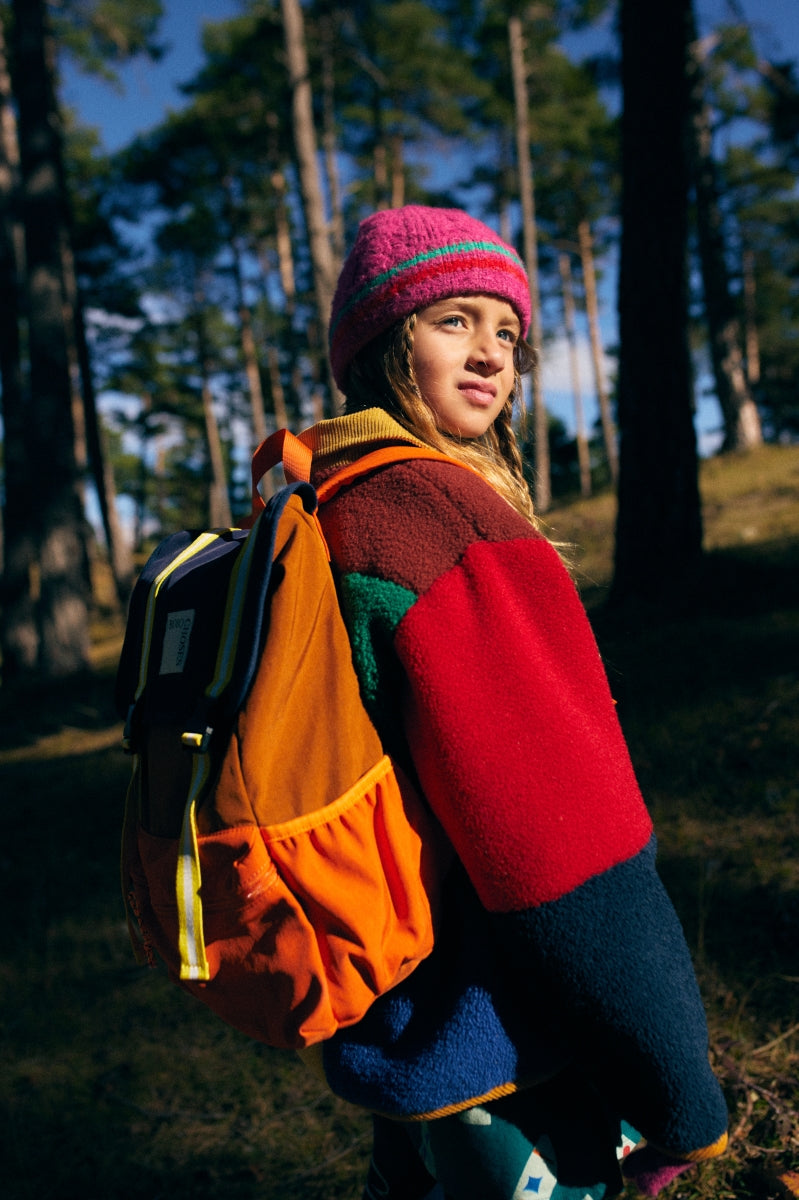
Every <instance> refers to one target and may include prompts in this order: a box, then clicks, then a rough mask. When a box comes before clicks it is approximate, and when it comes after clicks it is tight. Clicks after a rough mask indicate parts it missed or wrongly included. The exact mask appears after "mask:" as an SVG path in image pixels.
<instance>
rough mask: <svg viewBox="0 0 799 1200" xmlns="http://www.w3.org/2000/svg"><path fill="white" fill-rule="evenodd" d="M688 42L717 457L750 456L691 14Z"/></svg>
mask: <svg viewBox="0 0 799 1200" xmlns="http://www.w3.org/2000/svg"><path fill="white" fill-rule="evenodd" d="M689 36H690V45H689V53H688V69H689V80H690V84H691V93H690V95H691V118H692V121H691V126H692V130H693V140H692V149H693V179H694V190H695V194H696V224H697V235H698V241H699V262H700V266H701V272H702V285H703V290H704V296H705V317H706V321H707V328H708V334H709V338H710V359H711V363H712V366H713V379H714V382H715V387H716V396H717V397H718V401H719V406H720V408H721V415H722V420H723V423H724V441H723V443H722V447H721V448H722V450H723V451H730V450H751V449H753V448H754V447H755V446H759V445H761V444H762V442H763V433H762V430H761V427H760V416H759V414H758V411H757V408H756V406H755V402H754V400H753V399H752V396H751V394H750V392H749V385H748V382H747V379H746V373H745V371H744V356H743V347H742V332H741V322H740V320H739V317H738V311H737V305H736V302H735V300H734V298H733V296H732V294H731V292H730V279H729V272H728V270H727V257H726V246H725V238H724V228H723V223H722V216H721V209H720V206H719V185H718V172H717V170H716V163H715V160H714V158H713V135H712V130H711V118H710V110H709V108H708V105H707V103H706V100H705V73H704V65H703V60H702V49H701V45H700V43H699V41H698V38H697V33H696V20H695V17H694V16H693V10H692V14H691V28H690V33H689Z"/></svg>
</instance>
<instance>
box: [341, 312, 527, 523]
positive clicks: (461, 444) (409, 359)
mask: <svg viewBox="0 0 799 1200" xmlns="http://www.w3.org/2000/svg"><path fill="white" fill-rule="evenodd" d="M415 324H416V314H415V313H411V315H410V316H409V317H406V318H405V320H404V321H399V322H398V323H397V324H396V325H393V326H392V327H391V328H390V329H389V330H387V331H386V332H385V333H383V334H380V335H379V336H378V337H376V338H373V340H372V341H371V342H369V344H368V345H367V346H365V347H364V349H363V350H361V351H360V352H359V353H358V354H357V355H356V356H355V357H354V358H353V360H352V362H351V363H350V365H349V371H348V375H347V387H346V393H347V395H346V405H345V411H346V412H348V413H352V412H360V411H361V410H363V409H365V408H374V407H379V408H383V409H385V410H386V412H388V413H390V415H391V416H392V417H393V418H394V419H395V420H396V421H397V422H398V423H399V424H400V425H402V426H403V427H404V428H405V429H407V430H408V432H409V433H411V434H413V436H414V437H417V438H419V440H420V441H422V442H424V443H425V444H426V445H428V446H431V447H432V448H433V449H434V450H440V451H442V452H443V453H444V454H448V455H449V456H450V458H454V459H457V460H458V461H459V462H463V463H465V464H466V465H468V466H470V467H475V468H477V470H479V472H480V474H481V475H482V476H483V478H484V479H485V481H486V483H489V484H490V485H491V486H492V487H493V488H494V490H495V491H497V492H499V494H500V496H502V497H503V498H504V499H505V500H507V502H508V504H510V505H511V506H512V507H513V508H515V509H516V511H517V512H518V513H520V515H521V516H523V517H524V518H525V520H527V521H529V522H530V523H531V525H534V526H535V527H536V528H538V521H537V519H536V516H535V513H534V511H533V501H532V498H531V496H530V492H529V489H528V487H527V483H526V480H525V478H524V466H523V461H522V456H521V452H520V450H519V445H518V442H517V440H516V434H515V433H514V430H513V423H512V422H513V402H514V400H519V401H521V392H522V375H524V374H525V373H526V372H527V371H529V370H531V369H532V368H533V367H534V365H535V362H536V357H537V356H536V353H535V351H534V350H533V348H532V346H530V345H528V343H527V342H524V341H519V342H518V343H517V344H516V346H515V347H514V352H513V363H514V377H515V379H514V386H513V391H512V392H511V394H510V396H509V397H508V399H507V401H506V403H505V406H504V408H503V409H502V411H501V412H500V414H499V416H498V417H497V418H496V420H495V421H494V422H493V424H492V425H491V426H490V428H489V429H488V430H486V432H485V433H484V434H483V435H482V437H479V438H470V439H466V440H464V439H462V438H457V437H453V436H452V435H450V434H447V433H444V432H443V431H442V430H441V429H439V427H438V425H437V424H436V421H435V414H434V413H433V410H432V409H431V408H430V406H429V405H428V404H427V403H426V402H425V401H424V399H423V398H422V395H421V392H420V391H419V386H418V384H417V382H416V375H415V373H414V369H413V331H414V326H415Z"/></svg>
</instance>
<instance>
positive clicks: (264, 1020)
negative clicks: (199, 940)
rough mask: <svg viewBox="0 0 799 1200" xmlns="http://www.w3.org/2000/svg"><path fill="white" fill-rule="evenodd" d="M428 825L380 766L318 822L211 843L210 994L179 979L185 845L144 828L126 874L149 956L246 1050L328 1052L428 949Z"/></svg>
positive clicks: (384, 762) (206, 920)
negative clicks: (235, 1032)
mask: <svg viewBox="0 0 799 1200" xmlns="http://www.w3.org/2000/svg"><path fill="white" fill-rule="evenodd" d="M428 824H429V818H428V817H427V816H426V814H425V811H424V809H423V807H422V805H421V803H420V802H419V801H418V798H417V797H416V796H415V795H414V793H413V792H412V790H408V789H407V788H403V789H401V788H400V784H399V781H398V779H397V776H396V774H395V771H394V768H393V766H392V764H391V762H390V760H389V759H388V758H383V759H381V761H380V762H378V763H377V764H376V765H375V767H374V768H372V770H371V771H369V772H367V774H366V775H365V776H364V777H363V778H362V779H361V780H359V781H358V783H356V784H355V785H354V786H353V787H352V788H351V789H350V790H349V791H348V792H347V793H345V795H344V796H342V797H341V798H340V799H339V800H337V801H335V802H334V803H333V804H330V805H328V806H327V807H325V808H323V809H321V810H317V811H316V812H314V813H311V814H307V815H304V816H301V817H297V818H295V819H294V820H291V821H287V822H285V823H284V824H281V825H274V826H270V827H268V828H265V829H258V827H257V826H255V825H239V826H234V827H232V828H228V829H224V830H220V831H219V832H215V833H209V834H201V835H200V836H199V838H198V849H199V855H200V863H201V869H202V889H201V891H202V912H203V925H204V937H205V950H206V955H207V961H208V971H209V978H208V979H207V981H203V982H198V981H195V980H185V979H182V980H181V979H179V976H180V955H179V953H178V952H177V949H176V947H177V945H178V941H179V937H178V926H179V912H178V905H177V902H176V895H175V874H176V870H177V862H178V848H179V843H178V841H177V840H176V839H174V838H165V837H156V836H154V835H153V834H149V833H147V832H146V831H145V830H143V829H142V828H141V827H139V828H138V830H137V831H136V847H135V850H133V853H132V854H130V853H129V855H128V858H129V861H128V864H127V869H128V875H129V879H130V883H131V885H132V888H133V905H134V909H135V912H136V916H137V918H138V922H139V925H140V928H141V931H142V935H143V937H144V939H145V943H146V944H149V946H151V947H152V948H153V949H154V950H156V951H157V952H158V954H159V955H160V956H161V957H162V958H163V959H164V960H165V962H166V964H167V967H168V969H169V972H170V975H171V976H172V977H173V978H175V979H177V980H179V982H180V984H181V986H182V987H184V988H185V989H186V990H187V991H189V992H192V993H193V994H195V995H196V996H197V997H198V998H199V999H201V1000H202V1002H203V1003H204V1004H205V1005H207V1007H209V1008H210V1009H212V1011H214V1012H215V1013H216V1014H217V1016H219V1017H221V1018H222V1019H223V1020H224V1021H226V1022H228V1023H229V1024H231V1025H233V1026H234V1027H235V1028H237V1029H239V1030H241V1031H242V1032H243V1033H246V1034H247V1035H248V1036H250V1037H253V1038H255V1039H257V1040H259V1041H264V1042H267V1043H268V1044H269V1045H272V1046H280V1047H286V1048H294V1049H296V1048H299V1047H303V1046H310V1045H313V1044H314V1043H316V1042H319V1041H323V1040H324V1039H325V1038H328V1037H331V1036H332V1035H333V1034H334V1033H335V1032H336V1030H337V1029H339V1028H341V1027H343V1026H346V1025H351V1024H354V1023H355V1022H356V1021H358V1020H360V1019H361V1017H362V1016H363V1015H364V1013H365V1012H366V1010H367V1009H368V1008H369V1006H370V1004H371V1003H372V1002H373V1001H374V1000H375V998H376V997H377V996H379V995H382V993H383V992H385V991H387V990H389V988H391V987H392V986H394V985H395V984H396V983H398V982H399V981H400V980H401V979H403V978H404V977H405V976H406V975H407V974H409V972H410V971H412V970H413V968H414V967H415V966H416V964H417V963H418V962H419V961H421V959H423V958H424V957H426V955H427V954H429V953H430V951H431V949H432V942H433V936H432V928H433V921H432V914H431V910H430V894H431V893H433V892H434V891H435V888H434V886H433V884H432V877H433V864H432V862H431V855H432V846H433V844H434V843H435V841H436V835H435V833H434V831H433V830H432V829H428V828H427V826H428ZM431 839H432V840H431ZM131 849H133V848H132V847H131ZM143 862H144V863H146V864H147V869H146V872H145V869H144V867H143V866H142V863H143Z"/></svg>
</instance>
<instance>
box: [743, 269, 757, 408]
mask: <svg viewBox="0 0 799 1200" xmlns="http://www.w3.org/2000/svg"><path fill="white" fill-rule="evenodd" d="M743 280H744V319H745V323H746V331H745V332H746V336H745V344H746V381H747V383H748V384H749V386H750V387H757V385H758V384H759V383H760V339H759V337H758V333H757V318H756V311H757V310H756V302H755V292H756V288H755V256H754V254H753V253H752V251H751V250H744V253H743Z"/></svg>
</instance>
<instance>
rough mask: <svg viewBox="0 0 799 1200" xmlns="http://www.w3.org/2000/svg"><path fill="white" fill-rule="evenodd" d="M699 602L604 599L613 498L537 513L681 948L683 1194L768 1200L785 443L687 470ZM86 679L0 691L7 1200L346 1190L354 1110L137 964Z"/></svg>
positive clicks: (356, 1139)
mask: <svg viewBox="0 0 799 1200" xmlns="http://www.w3.org/2000/svg"><path fill="white" fill-rule="evenodd" d="M703 494H704V497H705V523H706V542H707V546H708V548H709V550H710V551H711V552H710V553H709V555H708V559H707V564H706V568H705V576H704V580H703V585H702V588H701V590H700V595H699V599H698V605H697V607H696V609H695V610H693V611H692V612H691V613H690V614H689V613H683V614H682V615H681V616H679V617H675V616H673V615H669V614H668V613H664V612H658V611H656V610H654V609H650V610H648V611H646V612H638V613H636V614H635V615H634V616H630V615H628V616H626V617H624V618H623V619H622V618H620V617H618V616H615V617H614V616H611V615H609V614H608V613H606V612H604V611H603V610H602V608H601V606H600V605H599V601H600V600H601V597H602V595H603V594H604V593H603V589H605V588H606V586H607V583H608V581H609V577H610V570H611V554H612V524H613V516H614V514H613V502H612V500H611V498H610V497H608V496H600V497H597V498H595V499H594V500H591V501H581V502H580V503H578V504H573V505H571V506H569V507H568V508H563V509H559V510H556V511H555V512H553V513H552V514H551V518H550V523H551V525H552V527H553V529H554V530H555V533H556V535H557V536H558V537H559V538H563V539H566V540H569V541H571V542H573V543H574V544H575V545H576V546H577V547H578V548H579V554H578V571H579V575H580V578H581V581H582V584H583V587H584V592H585V594H586V599H587V601H588V602H589V603H590V604H591V606H592V616H593V620H594V623H595V626H596V629H597V633H598V637H599V640H600V644H601V647H602V650H603V653H604V655H605V659H606V662H607V664H608V670H609V674H610V678H611V681H612V685H613V689H614V694H615V695H616V697H617V699H618V701H619V709H620V714H621V718H622V722H623V724H624V726H625V731H626V733H627V736H628V739H629V742H630V746H631V751H632V754H633V758H634V760H635V763H636V767H637V769H638V772H639V775H640V778H641V781H642V784H643V787H644V791H645V793H646V795H647V798H648V800H649V803H650V806H651V808H652V810H653V814H654V817H655V820H656V824H657V828H658V832H659V838H660V845H661V869H662V873H663V875H664V878H665V880H666V882H667V885H668V887H669V889H670V891H671V893H672V895H673V896H674V898H675V902H676V904H677V907H678V909H679V911H680V914H681V916H682V919H683V922H684V925H685V928H686V932H687V935H688V937H689V940H690V942H691V944H692V947H693V949H694V953H695V957H696V961H697V966H698V970H699V974H700V979H701V983H702V987H703V991H704V995H705V998H706V1001H707V1006H708V1013H709V1020H710V1026H711V1033H712V1042H713V1053H714V1058H715V1062H716V1067H717V1069H718V1072H719V1074H720V1077H721V1079H722V1081H723V1083H724V1087H725V1090H726V1094H727V1097H728V1102H729V1106H730V1112H731V1127H732V1129H733V1132H734V1134H735V1138H734V1143H733V1147H732V1149H731V1152H730V1154H729V1155H728V1156H727V1157H726V1158H725V1159H724V1160H723V1162H721V1163H711V1164H707V1165H706V1166H704V1167H702V1168H700V1169H699V1170H698V1171H697V1172H694V1173H691V1175H690V1176H689V1177H688V1179H685V1177H683V1179H682V1180H680V1181H678V1183H677V1184H675V1186H674V1187H673V1188H672V1189H671V1191H670V1193H669V1195H670V1197H672V1198H673V1200H710V1198H711V1197H712V1198H713V1200H728V1198H732V1197H756V1198H759V1200H776V1198H777V1197H784V1196H786V1195H790V1194H797V1193H791V1192H789V1191H788V1190H787V1189H788V1184H787V1183H786V1182H780V1177H781V1176H783V1177H784V1179H785V1180H788V1179H789V1172H791V1171H793V1172H797V1171H799V1120H798V1119H797V1113H798V1112H799V1082H797V1077H798V1076H799V954H797V948H798V947H799V803H797V801H799V784H798V782H797V769H796V767H797V745H799V728H797V713H798V712H799V705H798V704H797V701H799V673H798V672H797V665H798V664H799V654H798V653H797V649H798V648H799V603H797V601H799V595H797V586H796V580H797V572H796V567H797V565H799V564H797V557H799V449H795V448H785V449H781V448H767V449H765V450H763V451H762V452H761V453H759V454H757V455H754V456H750V457H748V458H743V459H726V460H718V461H713V462H711V463H706V464H704V466H703ZM117 645H118V628H117V627H115V626H114V624H113V621H110V622H109V619H108V618H105V619H104V623H103V625H102V626H98V637H97V639H96V648H95V652H96V656H97V657H96V665H97V672H98V673H97V676H96V677H95V678H94V679H93V680H87V681H86V683H85V685H84V686H83V687H81V688H79V689H75V688H72V689H70V690H69V691H68V692H64V691H62V692H61V693H60V694H59V693H58V692H56V691H53V692H52V693H51V694H50V695H49V696H47V697H38V698H37V699H36V701H35V703H33V704H31V703H30V702H29V701H28V702H26V704H25V705H23V704H22V702H21V700H20V698H19V697H13V696H9V695H7V694H3V693H0V717H2V721H0V773H1V774H2V795H3V800H4V806H5V829H4V835H5V836H4V839H3V846H2V849H1V850H0V887H1V888H2V900H3V911H4V913H5V914H6V919H5V921H4V922H3V924H2V927H0V1035H1V1036H0V1130H2V1134H0V1141H2V1143H3V1153H2V1157H1V1158H0V1163H1V1164H2V1195H3V1196H4V1197H8V1198H9V1200H28V1198H29V1197H30V1198H31V1200H33V1198H34V1197H35V1200H134V1198H136V1200H139V1198H141V1197H146V1198H147V1200H158V1198H159V1197H167V1196H168V1197H170V1200H183V1198H185V1200H189V1197H191V1200H222V1198H223V1197H224V1200H295V1198H296V1200H299V1197H303V1198H304V1200H357V1198H358V1197H359V1196H360V1192H361V1186H362V1180H363V1173H364V1167H365V1161H366V1158H367V1154H368V1136H369V1123H368V1119H367V1118H366V1117H365V1116H364V1115H363V1114H361V1113H359V1112H357V1111H355V1110H353V1109H352V1108H350V1107H348V1106H347V1105H345V1104H343V1103H340V1102H338V1101H336V1100H335V1099H333V1098H332V1097H330V1096H329V1095H328V1094H327V1093H326V1092H325V1090H324V1089H323V1088H322V1086H321V1085H320V1084H318V1083H317V1082H316V1081H315V1079H314V1078H313V1077H312V1076H311V1075H310V1074H308V1073H307V1072H306V1071H305V1069H304V1068H303V1067H301V1066H300V1064H299V1063H298V1062H296V1061H295V1060H294V1059H293V1057H292V1056H290V1055H286V1054H284V1053H280V1052H273V1051H270V1050H267V1049H265V1048H262V1047H258V1046H255V1045H253V1044H252V1043H250V1042H248V1041H247V1040H246V1039H245V1038H243V1037H240V1036H239V1035H237V1034H236V1033H234V1032H233V1031H231V1030H228V1029H227V1028H226V1027H224V1026H223V1025H221V1024H220V1023H219V1022H218V1021H216V1020H215V1019H214V1018H213V1017H212V1016H211V1015H210V1014H208V1013H207V1012H206V1011H205V1010H203V1009H202V1008H200V1006H198V1005H196V1004H195V1003H194V1002H192V1001H191V1000H189V999H188V998H187V997H184V996H183V995H182V994H181V993H179V992H178V991H177V990H176V989H174V988H173V987H172V986H171V985H169V984H168V983H167V982H166V980H165V979H164V978H163V976H162V975H160V974H155V975H154V974H152V973H147V974H142V973H141V972H140V971H139V969H138V968H136V967H135V966H133V964H132V960H131V958H130V954H129V950H128V946H127V940H126V931H125V926H124V920H123V916H122V908H121V902H120V900H119V896H118V888H117V882H116V872H117V868H116V858H117V844H118V835H119V827H120V820H121V804H122V796H123V794H124V790H125V784H126V779H127V771H128V764H127V761H126V760H125V758H124V756H123V755H122V754H121V752H120V751H119V750H118V749H117V739H118V735H119V732H120V731H119V727H118V724H117V722H116V718H115V715H114V714H113V712H112V710H111V705H110V686H109V682H110V672H111V667H112V663H113V659H114V655H115V652H116V649H115V648H116V646H117Z"/></svg>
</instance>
